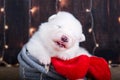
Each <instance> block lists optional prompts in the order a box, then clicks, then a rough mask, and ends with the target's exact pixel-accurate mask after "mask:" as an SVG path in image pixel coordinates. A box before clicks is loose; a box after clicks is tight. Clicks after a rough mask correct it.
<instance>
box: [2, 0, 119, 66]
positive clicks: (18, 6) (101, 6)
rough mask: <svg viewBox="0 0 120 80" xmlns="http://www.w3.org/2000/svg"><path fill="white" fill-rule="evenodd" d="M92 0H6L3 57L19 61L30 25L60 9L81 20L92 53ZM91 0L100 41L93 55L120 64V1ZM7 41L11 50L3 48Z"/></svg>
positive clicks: (96, 35)
mask: <svg viewBox="0 0 120 80" xmlns="http://www.w3.org/2000/svg"><path fill="white" fill-rule="evenodd" d="M90 1H91V0H61V2H60V1H58V0H5V14H4V13H2V12H0V56H1V55H2V52H3V50H4V51H5V52H4V60H5V61H6V62H7V63H9V64H16V63H17V55H18V53H19V51H20V49H21V48H22V46H23V45H24V44H25V43H26V42H27V41H28V39H29V28H30V27H34V28H36V29H37V28H38V26H39V25H40V24H41V23H42V22H45V21H47V19H48V17H49V16H50V15H52V14H54V13H56V12H57V11H59V10H62V11H68V12H70V13H72V14H73V15H74V16H75V17H76V18H77V19H78V20H79V21H80V22H81V23H82V25H83V31H84V33H85V35H86V41H85V42H83V43H82V44H81V46H83V47H85V48H86V49H87V50H88V51H89V52H90V53H91V54H92V51H93V48H94V46H95V42H94V40H93V35H92V33H89V32H88V30H89V28H90V27H91V17H90V13H89V12H86V9H90ZM92 3H93V5H92V6H93V7H92V14H93V18H94V28H93V30H94V32H95V37H96V41H97V43H98V44H99V47H98V48H96V50H95V53H94V54H95V55H96V56H101V57H103V58H105V59H106V60H112V62H113V63H120V22H119V21H118V18H120V0H93V1H92ZM3 6H4V0H0V8H2V7H3ZM34 6H37V7H38V10H37V11H36V12H35V13H34V14H32V13H30V12H29V11H30V9H32V7H34ZM4 15H5V16H6V17H5V18H4ZM5 21H6V22H5ZM4 22H5V23H6V24H7V25H8V27H9V28H8V30H4ZM4 32H5V35H4ZM4 37H5V38H6V39H5V40H4ZM5 41H6V44H7V45H8V46H9V47H8V49H4V42H5Z"/></svg>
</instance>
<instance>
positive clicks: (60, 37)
mask: <svg viewBox="0 0 120 80" xmlns="http://www.w3.org/2000/svg"><path fill="white" fill-rule="evenodd" d="M48 25H49V26H48ZM69 32H70V31H68V29H66V28H65V27H64V26H60V25H52V24H46V26H43V28H41V33H42V34H43V35H42V36H43V37H42V41H43V42H44V44H45V46H47V47H48V48H50V49H52V50H55V51H64V50H67V49H69V48H71V47H72V46H73V45H74V44H75V42H76V38H75V37H74V36H72V35H71V33H69Z"/></svg>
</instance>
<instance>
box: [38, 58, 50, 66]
mask: <svg viewBox="0 0 120 80" xmlns="http://www.w3.org/2000/svg"><path fill="white" fill-rule="evenodd" d="M39 62H40V63H41V64H44V65H47V64H50V63H51V59H50V57H47V56H41V57H40V58H39Z"/></svg>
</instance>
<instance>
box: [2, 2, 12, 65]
mask: <svg viewBox="0 0 120 80" xmlns="http://www.w3.org/2000/svg"><path fill="white" fill-rule="evenodd" d="M5 3H6V1H5V0H4V1H3V4H4V5H3V7H2V8H0V12H4V28H3V29H4V30H3V45H4V46H3V50H2V55H1V57H0V63H3V64H5V66H6V67H11V66H12V65H10V64H8V63H7V62H5V61H4V55H5V50H6V49H8V45H7V44H6V30H7V29H8V25H6V12H5V9H6V5H5Z"/></svg>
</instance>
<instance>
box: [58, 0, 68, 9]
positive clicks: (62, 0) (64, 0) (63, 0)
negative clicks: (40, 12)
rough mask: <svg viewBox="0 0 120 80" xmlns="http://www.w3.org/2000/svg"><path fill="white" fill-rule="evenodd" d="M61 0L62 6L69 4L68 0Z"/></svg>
mask: <svg viewBox="0 0 120 80" xmlns="http://www.w3.org/2000/svg"><path fill="white" fill-rule="evenodd" d="M59 2H60V7H64V6H67V3H68V0H59Z"/></svg>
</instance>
